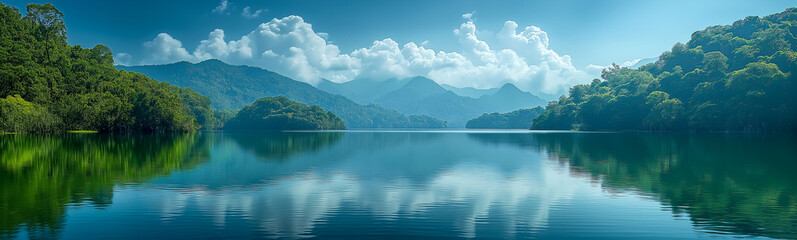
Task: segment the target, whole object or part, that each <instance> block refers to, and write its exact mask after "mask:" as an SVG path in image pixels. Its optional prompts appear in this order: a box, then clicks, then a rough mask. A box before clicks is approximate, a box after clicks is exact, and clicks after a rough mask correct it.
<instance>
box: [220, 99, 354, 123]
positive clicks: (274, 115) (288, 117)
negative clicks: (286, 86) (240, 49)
mask: <svg viewBox="0 0 797 240" xmlns="http://www.w3.org/2000/svg"><path fill="white" fill-rule="evenodd" d="M224 129H233V130H343V129H346V126H345V125H344V124H343V120H341V119H340V118H338V117H337V116H335V114H333V113H331V112H327V111H324V110H323V109H321V108H320V107H318V106H316V105H313V106H307V105H306V104H302V103H298V102H294V101H291V100H290V99H288V98H286V97H282V96H279V97H265V98H261V99H258V100H257V101H255V102H254V103H252V105H249V106H246V107H244V108H243V109H241V110H240V111H238V113H237V114H236V115H235V117H233V118H232V119H230V120H229V121H227V123H225V124H224Z"/></svg>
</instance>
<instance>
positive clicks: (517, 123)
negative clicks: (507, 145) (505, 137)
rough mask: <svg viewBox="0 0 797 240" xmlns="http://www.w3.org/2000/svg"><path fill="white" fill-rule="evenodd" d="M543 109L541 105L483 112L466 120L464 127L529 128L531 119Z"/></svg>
mask: <svg viewBox="0 0 797 240" xmlns="http://www.w3.org/2000/svg"><path fill="white" fill-rule="evenodd" d="M544 111H545V109H543V108H542V107H535V108H529V109H518V110H515V111H512V112H508V113H485V114H482V115H481V116H479V117H477V118H474V119H471V120H470V121H468V123H467V124H465V127H466V128H482V129H529V128H530V127H531V121H532V120H534V119H535V118H537V116H539V115H540V114H541V113H542V112H544Z"/></svg>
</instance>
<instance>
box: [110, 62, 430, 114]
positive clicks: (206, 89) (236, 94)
mask: <svg viewBox="0 0 797 240" xmlns="http://www.w3.org/2000/svg"><path fill="white" fill-rule="evenodd" d="M117 68H119V69H123V70H126V71H130V72H138V73H141V74H144V75H147V76H149V77H150V78H153V79H156V80H159V81H164V82H168V83H170V84H172V85H175V86H180V87H187V88H191V89H193V90H194V91H196V92H198V93H199V94H202V95H204V96H207V97H208V98H210V100H211V101H212V103H211V105H210V106H211V107H212V108H214V109H219V110H237V109H241V108H243V107H245V106H247V105H248V104H252V103H253V102H254V101H255V100H257V99H260V98H263V97H274V96H285V97H288V98H289V99H291V100H294V101H297V102H301V103H305V104H308V105H317V106H319V107H321V108H323V109H324V110H327V111H330V112H333V113H335V115H337V116H338V117H340V118H341V119H343V121H344V122H345V124H346V126H347V127H349V128H441V127H446V125H445V122H443V121H441V120H439V119H434V118H431V117H428V116H407V115H405V114H402V113H400V112H398V111H396V110H392V109H386V108H384V107H381V106H379V105H376V104H368V105H361V104H357V103H355V102H353V101H351V100H349V99H347V98H346V97H343V96H341V95H336V94H330V93H327V92H324V91H321V90H318V89H316V88H315V87H313V86H312V85H310V84H307V83H304V82H299V81H296V80H293V79H291V78H288V77H285V76H282V75H280V74H277V73H275V72H271V71H268V70H265V69H261V68H257V67H249V66H233V65H229V64H226V63H224V62H222V61H219V60H206V61H203V62H200V63H196V64H193V63H189V62H177V63H172V64H164V65H146V66H117Z"/></svg>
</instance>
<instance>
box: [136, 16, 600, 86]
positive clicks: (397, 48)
mask: <svg viewBox="0 0 797 240" xmlns="http://www.w3.org/2000/svg"><path fill="white" fill-rule="evenodd" d="M225 2H226V1H225ZM225 2H222V4H221V5H220V6H219V7H220V8H226V4H225ZM244 10H246V9H244ZM214 11H215V10H214ZM221 11H223V10H221ZM258 13H259V12H254V13H252V12H248V14H249V15H257V14H258ZM472 16H473V13H467V14H464V15H463V20H464V23H462V24H461V25H460V26H459V28H457V29H454V30H453V35H454V36H455V37H457V38H458V40H459V43H460V44H461V46H460V50H459V51H453V52H445V51H435V50H434V49H431V48H427V47H426V45H427V44H425V43H421V44H416V43H415V42H408V43H405V44H403V45H401V44H399V43H397V42H396V41H394V40H393V39H391V38H386V39H383V40H377V41H374V42H373V43H372V44H371V46H369V47H366V48H360V49H356V50H354V51H352V52H350V53H342V52H341V50H340V49H339V48H338V46H336V45H335V44H332V43H331V42H329V41H327V34H326V33H318V32H315V30H314V29H313V27H312V25H311V24H310V23H308V22H305V21H304V19H302V17H300V16H295V15H291V16H287V17H283V18H280V19H277V18H274V19H272V20H271V21H269V22H265V23H262V24H260V25H259V26H258V27H257V28H256V29H254V30H253V31H251V32H250V33H248V34H246V35H244V36H240V37H237V38H233V39H228V38H227V37H226V36H225V34H224V30H222V29H216V30H213V31H212V32H211V33H210V34H208V39H206V40H202V41H201V42H200V43H199V45H198V46H197V47H196V49H194V50H193V51H192V52H189V51H188V50H186V49H185V48H184V47H183V45H182V42H180V41H179V40H177V39H174V38H172V37H171V36H170V35H169V34H167V33H161V34H158V35H157V37H156V38H155V39H153V40H152V41H149V42H146V43H144V47H145V49H146V52H147V56H146V57H145V58H143V59H142V60H141V61H140V64H164V63H172V62H176V61H191V62H199V61H203V60H207V59H212V58H214V59H220V60H222V61H225V62H228V63H231V64H243V65H251V66H258V67H263V68H266V69H269V70H272V71H275V72H278V73H280V74H283V75H286V76H289V77H291V78H294V79H297V80H300V81H304V82H308V83H311V84H315V83H318V82H319V81H320V80H321V79H322V78H323V79H328V80H331V81H334V82H345V81H350V80H353V79H359V78H363V79H374V80H383V79H388V78H403V77H412V76H425V77H428V78H430V79H433V80H435V81H437V82H438V83H441V84H449V85H452V86H457V87H475V88H492V87H499V86H501V85H502V84H504V83H513V84H515V85H517V86H518V87H519V88H521V89H523V90H526V91H530V92H532V93H535V94H540V95H543V96H558V95H560V94H564V93H566V91H567V89H568V88H569V87H570V86H573V85H575V84H578V83H586V82H589V81H591V80H592V79H593V78H594V77H595V76H597V74H599V73H600V71H599V70H597V71H595V70H594V69H589V68H588V69H585V70H579V69H576V68H575V67H574V66H573V63H572V61H571V58H570V56H568V55H559V54H557V53H556V52H555V51H554V50H553V49H551V48H550V44H549V42H550V39H549V38H548V34H547V33H546V32H545V31H543V30H542V29H540V28H539V27H536V26H526V27H522V28H521V27H520V26H518V24H517V23H515V22H513V21H506V22H505V23H504V25H503V27H502V28H501V30H500V31H499V32H498V33H485V32H480V31H478V29H477V27H476V24H475V23H474V22H473V20H471V19H472ZM485 39H489V40H490V41H489V42H488V41H486V40H485ZM596 72H597V74H596Z"/></svg>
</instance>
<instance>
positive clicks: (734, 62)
mask: <svg viewBox="0 0 797 240" xmlns="http://www.w3.org/2000/svg"><path fill="white" fill-rule="evenodd" d="M795 34H797V8H790V9H787V10H786V11H784V12H782V13H778V14H773V15H770V16H766V17H763V18H759V17H747V18H745V19H743V20H739V21H736V22H735V23H733V25H725V26H712V27H708V28H706V29H705V30H702V31H698V32H695V33H693V34H692V39H691V40H690V41H689V42H687V43H686V44H684V43H678V44H675V45H674V46H673V47H672V50H670V51H667V52H664V53H662V54H661V56H659V59H658V61H656V62H655V63H650V64H647V65H643V66H641V67H640V68H639V69H628V68H622V67H619V66H617V65H614V66H612V67H610V68H607V69H605V70H604V71H603V72H602V74H601V78H602V79H595V80H593V81H592V83H590V84H583V85H577V86H575V87H573V88H571V89H570V95H569V96H567V97H565V96H562V97H561V98H560V99H559V100H558V101H554V102H551V103H549V104H548V106H547V107H546V109H545V112H543V113H542V114H541V115H540V117H539V118H537V119H536V120H535V121H534V124H533V125H532V128H533V129H565V130H569V129H581V130H654V131H792V132H795V131H797V100H796V99H797V97H795V93H797V91H796V90H797V76H795V74H796V73H797V71H795V69H797V53H795V51H797V38H795Z"/></svg>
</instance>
